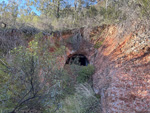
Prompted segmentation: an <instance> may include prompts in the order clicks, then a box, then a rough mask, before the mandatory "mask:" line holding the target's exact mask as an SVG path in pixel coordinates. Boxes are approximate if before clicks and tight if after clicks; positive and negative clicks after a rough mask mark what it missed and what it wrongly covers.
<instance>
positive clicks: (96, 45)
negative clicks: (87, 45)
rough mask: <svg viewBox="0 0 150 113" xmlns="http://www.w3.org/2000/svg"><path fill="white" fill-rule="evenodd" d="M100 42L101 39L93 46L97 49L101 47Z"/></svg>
mask: <svg viewBox="0 0 150 113" xmlns="http://www.w3.org/2000/svg"><path fill="white" fill-rule="evenodd" d="M102 44H103V41H100V42H97V43H96V44H95V45H94V48H96V49H98V48H100V47H101V45H102Z"/></svg>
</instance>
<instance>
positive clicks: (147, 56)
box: [61, 24, 150, 113]
mask: <svg viewBox="0 0 150 113" xmlns="http://www.w3.org/2000/svg"><path fill="white" fill-rule="evenodd" d="M136 26H138V27H139V28H137V29H134V27H136ZM130 27H131V29H132V31H130V30H127V29H123V27H120V28H119V26H102V27H96V28H93V29H92V30H89V31H90V33H89V32H88V30H87V31H86V33H89V35H88V38H87V36H86V35H85V34H86V33H85V32H83V31H84V30H86V29H84V30H81V31H80V32H77V33H72V32H71V31H69V33H66V34H65V33H64V34H62V39H64V41H65V42H67V43H66V48H67V52H66V56H64V59H61V61H62V62H63V63H62V66H64V65H65V62H66V60H67V57H68V56H70V55H73V54H83V55H84V56H86V57H87V58H88V60H89V61H90V64H94V66H95V68H96V72H95V74H94V75H93V86H94V90H95V92H96V93H98V94H100V95H101V100H100V101H101V108H102V113H150V38H149V35H150V34H146V30H148V29H149V28H146V27H144V26H141V25H134V24H133V25H132V26H130ZM132 27H133V28H132Z"/></svg>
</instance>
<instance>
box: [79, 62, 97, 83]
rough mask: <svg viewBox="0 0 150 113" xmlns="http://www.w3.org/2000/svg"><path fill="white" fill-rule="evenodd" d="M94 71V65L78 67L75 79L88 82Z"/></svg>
mask: <svg viewBox="0 0 150 113" xmlns="http://www.w3.org/2000/svg"><path fill="white" fill-rule="evenodd" d="M94 71H95V69H94V66H92V65H88V66H82V67H80V70H79V72H78V76H77V81H78V82H79V83H84V82H88V80H89V79H90V78H91V76H92V75H93V74H94Z"/></svg>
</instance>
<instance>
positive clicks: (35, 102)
mask: <svg viewBox="0 0 150 113" xmlns="http://www.w3.org/2000/svg"><path fill="white" fill-rule="evenodd" d="M49 48H53V49H54V52H50V51H49ZM63 51H64V49H63V47H59V48H58V47H56V46H54V45H53V44H51V42H50V39H44V38H42V34H38V35H36V36H35V39H34V40H32V41H31V42H30V43H29V47H28V48H26V47H23V46H21V47H18V48H15V49H14V50H13V51H12V52H11V56H12V61H10V62H8V63H5V62H4V60H1V62H0V64H1V65H0V70H1V71H0V72H1V73H0V77H1V78H5V79H3V82H2V83H1V84H0V85H1V87H2V89H0V90H1V93H0V104H1V107H0V109H1V110H2V111H3V112H11V113H16V112H18V111H21V110H27V109H28V110H33V109H35V110H38V111H42V110H45V109H46V108H47V107H50V106H52V105H53V104H56V105H57V104H58V103H57V102H58V99H59V98H56V96H57V97H58V96H59V95H60V94H61V92H62V86H63V85H62V84H63V79H62V78H63V76H64V74H63V72H62V70H61V69H59V66H58V65H59V64H58V63H56V61H57V57H58V55H62V53H64V52H63ZM4 73H5V75H7V76H5V75H4ZM4 76H5V77H4ZM55 109H57V106H56V108H55Z"/></svg>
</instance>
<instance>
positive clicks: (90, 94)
mask: <svg viewBox="0 0 150 113" xmlns="http://www.w3.org/2000/svg"><path fill="white" fill-rule="evenodd" d="M75 89H76V92H75V94H74V95H70V96H68V97H66V98H65V99H64V100H63V101H62V106H61V108H60V109H59V110H58V112H57V113H62V112H63V113H98V112H100V111H101V109H100V103H99V99H98V98H96V97H95V96H94V91H93V89H92V88H91V86H90V85H89V84H87V83H84V84H78V85H76V87H75Z"/></svg>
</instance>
